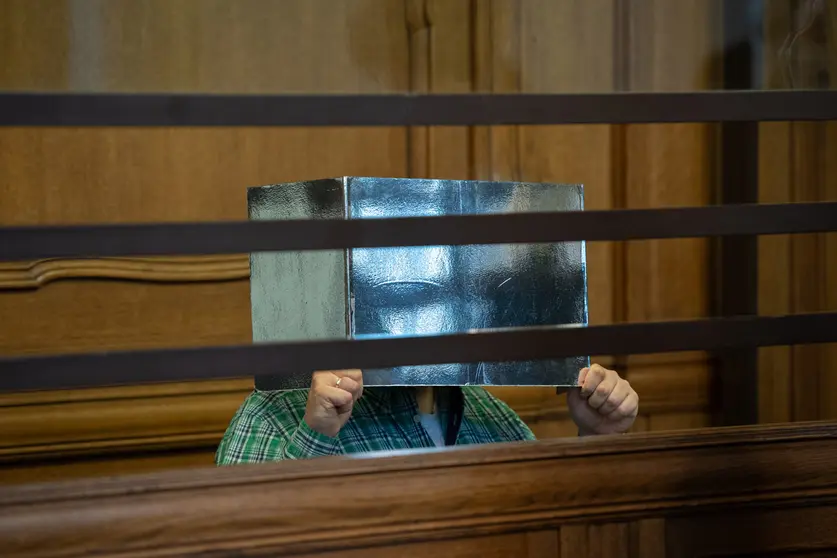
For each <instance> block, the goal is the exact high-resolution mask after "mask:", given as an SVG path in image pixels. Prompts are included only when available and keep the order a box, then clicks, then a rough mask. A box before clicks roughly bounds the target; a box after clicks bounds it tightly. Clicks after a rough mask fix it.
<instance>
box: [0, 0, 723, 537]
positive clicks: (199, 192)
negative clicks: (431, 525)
mask: <svg viewBox="0 0 837 558" xmlns="http://www.w3.org/2000/svg"><path fill="white" fill-rule="evenodd" d="M713 1H714V0H709V1H702V2H701V1H696V0H695V1H691V2H686V3H685V4H684V6H685V7H678V8H677V9H674V8H673V7H671V6H668V4H667V3H665V2H658V3H657V4H659V5H657V4H654V5H648V4H647V3H646V2H612V1H611V0H595V1H590V0H584V1H582V0H577V1H576V0H573V1H570V2H557V3H556V2H547V1H544V0H525V1H522V2H506V1H504V0H484V1H483V0H480V1H478V2H472V1H470V0H455V1H451V0H351V1H347V2H340V3H339V6H335V4H334V3H333V2H331V1H330V0H315V1H307V0H306V1H292V2H281V3H277V2H271V1H269V0H244V1H241V2H229V1H223V0H210V1H203V0H172V1H165V0H143V1H140V2H133V1H128V0H111V1H99V0H97V1H90V2H72V1H56V2H52V1H44V0H34V1H32V2H21V1H17V0H14V1H9V2H3V3H0V4H2V6H0V10H3V11H2V12H0V14H2V16H3V18H2V20H0V29H2V30H3V31H5V33H4V34H2V36H0V58H3V59H9V60H14V63H13V64H11V65H6V66H5V67H4V68H2V69H0V88H4V89H29V88H38V89H57V90H104V91H183V90H192V91H207V92H289V91H296V92H305V91H315V92H382V91H406V90H410V91H419V92H466V91H471V90H475V91H493V92H514V91H525V92H533V93H538V92H556V91H566V92H580V91H611V90H618V89H629V88H632V89H647V88H653V89H671V88H674V89H678V90H682V89H702V88H705V87H707V86H708V85H710V84H711V72H712V71H714V67H713V63H712V58H711V52H710V51H711V41H712V37H713V32H714V31H713V30H714V29H715V28H716V22H715V21H714V20H713V19H712V10H711V9H710V8H711V6H712V5H713V4H712V2H713ZM278 6H281V9H279V8H278ZM695 22H697V23H698V24H697V25H696V26H695ZM673 30H674V31H676V32H673ZM24 37H33V38H41V39H43V40H37V41H35V40H33V41H32V42H31V43H28V42H27V41H26V40H24ZM35 45H37V46H35ZM710 136H711V134H710V133H709V131H708V127H705V126H690V125H684V126H657V127H654V126H630V127H625V126H606V125H603V126H543V127H538V126H527V127H517V126H498V127H491V128H485V127H477V128H473V129H468V128H464V127H460V128H427V127H417V128H412V129H400V128H368V129H367V128H352V129H348V128H346V129H344V128H317V129H303V128H287V129H271V128H177V129H151V128H137V129H125V128H119V129H114V128H95V129H94V128H78V129H66V128H61V129H58V128H38V129H25V128H5V129H0V198H2V199H3V203H2V204H0V223H2V224H43V223H59V222H61V223H80V222H85V223H91V222H128V221H152V220H153V221H171V220H210V219H240V218H244V216H245V215H246V214H245V197H244V188H245V187H247V186H251V185H259V184H266V183H271V182H278V181H285V180H295V179H303V178H311V177H318V176H333V175H343V174H356V175H357V174H360V175H378V176H426V177H441V178H490V179H496V180H502V179H513V180H534V181H556V182H581V183H583V184H585V195H586V206H587V207H588V208H593V209H608V208H612V207H653V206H660V205H691V204H696V205H699V204H702V203H705V202H706V200H707V195H708V191H709V185H708V181H709V174H710V172H711V167H712V164H713V161H712V160H711V157H710V156H709V155H708V154H709V153H710V151H711V149H710V145H711V141H710ZM705 260H706V248H705V245H704V244H703V243H702V242H701V241H698V242H693V241H688V240H685V241H668V242H657V243H633V244H631V245H624V244H619V243H593V244H590V245H589V246H588V271H589V292H590V321H591V323H594V324H604V323H612V322H618V321H625V320H641V319H669V318H679V317H696V316H700V315H703V314H704V312H705V310H706V308H705V307H706V297H707V294H706V293H707V288H708V287H707V284H706V280H707V277H706V276H705V275H706V262H705ZM247 272H248V266H247V260H246V256H242V255H234V256H224V257H209V258H150V259H145V258H113V259H106V260H99V259H94V260H50V261H44V262H26V263H24V264H20V263H12V264H7V263H2V264H0V315H2V316H4V317H5V316H13V319H3V320H0V352H2V353H3V354H21V353H52V352H58V351H85V350H93V349H120V348H122V349H124V348H147V347H162V346H178V345H208V344H221V343H240V342H247V340H248V339H249V338H250V332H249V314H248V307H249V302H248V299H247V296H248V295H247V291H248V288H247V274H248V273H247ZM596 360H597V361H599V362H602V363H604V364H606V365H610V366H613V367H615V368H616V369H617V370H619V371H620V372H621V373H623V374H628V376H629V377H630V379H631V382H632V383H633V384H634V385H635V386H637V389H638V391H639V392H640V396H641V412H642V415H641V416H640V417H639V419H638V420H637V423H636V426H635V428H634V430H635V431H642V430H648V429H672V428H692V427H695V426H700V425H703V424H705V423H706V422H707V420H708V418H707V417H708V416H709V415H710V411H711V408H712V405H713V402H712V400H711V397H710V390H709V387H710V384H711V380H712V378H711V373H710V370H709V368H708V366H707V365H706V363H705V360H704V357H703V355H702V354H700V353H686V354H682V355H662V356H659V355H658V356H649V357H643V358H637V359H632V360H630V361H626V360H622V359H620V360H617V359H613V358H609V357H608V356H607V355H600V356H597V357H596ZM250 385H251V382H250V380H248V379H243V380H233V381H228V382H194V383H188V384H186V383H181V384H173V385H171V386H138V387H128V388H114V389H113V390H104V391H102V390H74V391H67V392H60V393H52V394H37V395H20V396H15V395H10V396H8V397H7V396H4V397H3V398H0V431H2V432H4V435H3V436H0V467H2V468H3V471H5V472H6V473H8V475H7V477H6V478H14V479H21V478H25V475H24V473H22V471H24V470H25V469H27V468H28V469H29V471H30V474H31V477H30V478H32V479H34V478H57V477H58V476H60V466H59V465H58V463H60V459H61V458H65V459H67V460H68V461H67V463H68V468H67V474H68V476H77V475H82V474H84V473H83V472H84V470H85V469H84V467H85V466H86V465H84V463H88V464H89V467H90V468H89V472H90V474H98V473H97V472H99V471H105V470H109V469H108V467H111V466H112V465H113V464H116V463H123V464H124V463H126V461H125V460H126V459H129V457H128V455H129V454H131V455H136V452H140V453H141V452H160V460H159V463H160V464H161V466H163V465H164V466H169V464H173V463H175V462H178V463H180V462H182V463H186V462H189V463H192V462H195V461H190V460H197V462H201V463H204V462H205V463H209V462H211V457H212V456H211V452H210V451H208V450H209V448H210V447H211V446H212V444H213V440H217V439H219V438H220V435H221V433H222V432H223V428H224V427H225V426H226V422H227V421H228V420H229V417H230V416H231V415H232V413H233V412H234V410H235V408H236V407H237V406H238V404H239V403H240V402H241V400H242V399H243V398H244V396H245V394H246V393H247V391H248V390H249V388H250ZM493 391H494V392H495V393H496V394H497V395H499V396H500V397H502V398H503V399H506V400H507V401H509V403H510V404H511V405H512V406H513V407H514V408H515V409H516V410H517V411H518V412H519V413H520V414H521V416H523V417H524V419H525V420H526V421H527V422H528V423H529V424H530V425H531V426H532V428H533V430H534V431H535V433H536V434H537V435H538V436H539V437H551V436H574V435H575V429H574V427H573V425H572V423H571V421H570V419H569V417H568V414H567V412H566V406H565V403H564V399H563V397H556V395H555V393H554V390H551V389H548V388H546V389H531V390H528V389H520V390H519V389H516V388H513V389H507V388H506V389H504V388H496V389H494V390H493ZM100 416H101V417H107V418H108V421H107V425H106V426H103V425H102V424H100V423H99V422H97V417H100ZM36 417H37V418H38V419H39V420H38V421H37V422H36ZM4 427H5V428H4ZM132 452H133V453H132ZM166 452H175V453H177V452H180V454H182V455H180V454H178V456H177V457H171V455H170V454H169V453H166ZM152 455H154V454H153V453H152V454H149V455H148V456H147V457H146V458H143V459H144V460H140V459H138V460H137V461H136V467H135V468H134V470H144V469H142V467H149V468H150V467H153V466H154V463H157V462H155V461H154V458H153V457H152ZM183 456H187V457H183ZM94 457H95V460H93V458H94ZM94 461H95V464H94ZM109 463H110V464H111V465H108V464H109ZM69 464H72V466H69ZM36 465H37V467H36ZM125 466H126V467H127V465H125ZM39 475H40V476H39ZM4 480H5V479H4ZM515 544H516V543H515Z"/></svg>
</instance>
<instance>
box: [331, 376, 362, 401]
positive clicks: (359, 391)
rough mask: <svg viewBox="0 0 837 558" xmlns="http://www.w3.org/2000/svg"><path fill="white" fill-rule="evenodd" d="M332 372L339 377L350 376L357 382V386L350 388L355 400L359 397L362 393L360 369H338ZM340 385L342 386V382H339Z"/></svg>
mask: <svg viewBox="0 0 837 558" xmlns="http://www.w3.org/2000/svg"><path fill="white" fill-rule="evenodd" d="M334 374H335V375H336V376H338V377H341V378H351V379H352V381H353V382H355V384H357V388H355V389H353V390H351V391H352V395H354V396H355V401H357V400H358V399H360V397H361V395H363V372H361V371H360V370H338V371H336V372H334ZM340 387H343V382H340Z"/></svg>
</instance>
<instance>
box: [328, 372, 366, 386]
mask: <svg viewBox="0 0 837 558" xmlns="http://www.w3.org/2000/svg"><path fill="white" fill-rule="evenodd" d="M331 373H332V374H334V375H335V376H337V377H339V378H351V379H353V380H354V381H356V382H359V383H361V382H363V372H361V371H360V370H332V371H331Z"/></svg>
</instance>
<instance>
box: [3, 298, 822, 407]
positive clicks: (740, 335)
mask: <svg viewBox="0 0 837 558" xmlns="http://www.w3.org/2000/svg"><path fill="white" fill-rule="evenodd" d="M832 341H837V312H831V313H814V314H799V315H793V316H780V317H757V316H739V317H732V318H713V319H702V320H694V321H674V322H646V323H632V324H616V325H606V326H591V327H567V328H563V327H559V328H556V327H547V328H519V329H509V330H483V331H479V332H474V333H463V334H454V335H441V336H423V337H399V338H380V339H363V340H348V339H335V340H325V341H302V342H287V343H270V344H256V345H243V346H226V347H206V348H186V349H163V350H149V351H125V352H106V353H95V354H72V355H58V356H26V357H12V358H9V357H6V358H2V359H0V391H15V390H31V389H61V388H79V387H93V386H107V385H118V384H136V383H145V382H166V381H184V380H207V379H217V378H235V377H243V376H258V375H279V374H282V373H283V372H298V371H300V370H334V369H344V368H360V369H364V368H386V367H391V366H403V365H423V364H445V363H470V362H500V361H520V360H540V359H550V358H560V357H569V356H577V355H591V354H598V355H630V354H642V353H664V352H675V351H692V350H719V349H725V348H731V347H752V346H761V347H764V346H774V345H796V344H806V343H826V342H832Z"/></svg>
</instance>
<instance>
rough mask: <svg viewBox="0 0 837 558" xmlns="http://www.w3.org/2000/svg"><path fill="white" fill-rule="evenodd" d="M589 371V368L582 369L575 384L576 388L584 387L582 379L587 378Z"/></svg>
mask: <svg viewBox="0 0 837 558" xmlns="http://www.w3.org/2000/svg"><path fill="white" fill-rule="evenodd" d="M589 371H590V369H589V368H582V369H581V371H580V372H579V373H578V381H577V382H576V385H577V386H583V385H584V379H585V378H586V377H587V373H588V372H589Z"/></svg>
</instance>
